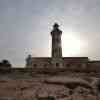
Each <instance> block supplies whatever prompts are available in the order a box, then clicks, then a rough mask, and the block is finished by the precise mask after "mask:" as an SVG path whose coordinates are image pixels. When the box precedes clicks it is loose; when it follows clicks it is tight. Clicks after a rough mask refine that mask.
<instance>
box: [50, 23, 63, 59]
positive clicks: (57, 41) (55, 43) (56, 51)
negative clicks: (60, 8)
mask: <svg viewBox="0 0 100 100" xmlns="http://www.w3.org/2000/svg"><path fill="white" fill-rule="evenodd" d="M61 35H62V31H61V30H60V29H59V25H58V24H57V23H55V24H54V25H53V30H52V31H51V36H52V50H51V51H52V52H51V56H52V58H62V46H61Z"/></svg>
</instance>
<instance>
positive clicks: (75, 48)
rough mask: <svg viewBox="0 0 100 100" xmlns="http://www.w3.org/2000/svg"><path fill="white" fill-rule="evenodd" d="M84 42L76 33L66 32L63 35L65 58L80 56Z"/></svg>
mask: <svg viewBox="0 0 100 100" xmlns="http://www.w3.org/2000/svg"><path fill="white" fill-rule="evenodd" d="M81 48H82V41H81V40H80V39H79V38H78V36H76V35H75V33H74V32H66V33H65V32H64V33H63V34H62V51H63V56H78V55H80V53H81Z"/></svg>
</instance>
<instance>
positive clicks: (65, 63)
mask: <svg viewBox="0 0 100 100" xmlns="http://www.w3.org/2000/svg"><path fill="white" fill-rule="evenodd" d="M61 34H62V31H61V30H60V29H59V25H58V24H57V23H55V24H54V26H53V30H52V31H51V36H52V52H51V55H52V56H51V57H32V56H31V55H29V56H28V57H27V59H26V67H25V68H6V69H0V100H100V97H99V95H100V61H90V60H89V59H88V57H62V46H61ZM66 52H67V50H66Z"/></svg>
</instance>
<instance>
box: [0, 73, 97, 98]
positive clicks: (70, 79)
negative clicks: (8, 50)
mask: <svg viewBox="0 0 100 100" xmlns="http://www.w3.org/2000/svg"><path fill="white" fill-rule="evenodd" d="M97 80H98V79H97V78H95V77H90V76H89V77H88V76H87V75H85V74H84V73H81V74H75V73H74V74H73V73H67V74H66V75H64V74H59V75H44V74H37V75H33V76H30V75H28V74H24V75H23V77H22V76H20V75H15V76H11V75H10V74H9V75H1V76H0V100H34V99H35V100H47V99H48V100H49V99H51V100H54V99H56V100H97V99H98V98H99V97H98V93H97V90H96V85H95V84H96V82H97Z"/></svg>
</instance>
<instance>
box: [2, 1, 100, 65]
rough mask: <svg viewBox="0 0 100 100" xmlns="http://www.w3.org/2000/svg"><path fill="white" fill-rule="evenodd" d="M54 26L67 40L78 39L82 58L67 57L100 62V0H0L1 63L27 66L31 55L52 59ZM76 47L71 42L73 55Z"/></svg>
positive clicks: (64, 54)
mask: <svg viewBox="0 0 100 100" xmlns="http://www.w3.org/2000/svg"><path fill="white" fill-rule="evenodd" d="M54 22H58V23H59V24H60V29H61V30H62V31H63V34H65V35H64V36H67V35H68V34H69V35H70V34H71V36H72V38H74V37H75V38H76V40H77V39H79V42H80V45H81V46H80V47H81V49H80V50H79V51H77V50H76V52H79V54H78V53H77V55H74V54H72V55H70V54H69V55H68V56H88V57H89V58H90V59H92V60H93V59H100V0H0V60H2V59H8V60H10V62H11V63H12V64H13V66H24V64H25V58H26V57H27V55H28V54H32V55H33V56H50V51H51V50H50V47H51V40H50V39H51V36H50V31H51V29H52V25H53V24H54ZM66 39H67V38H66ZM66 39H65V40H64V42H65V44H64V45H65V46H63V48H64V53H63V56H67V45H68V43H67V40H66ZM69 39H70V38H69ZM72 41H74V40H73V39H72ZM73 43H74V42H72V43H70V41H69V44H70V45H72V47H71V49H73V51H74V48H77V47H78V46H77V43H76V44H73ZM75 46H76V47H75ZM65 50H66V51H65Z"/></svg>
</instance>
